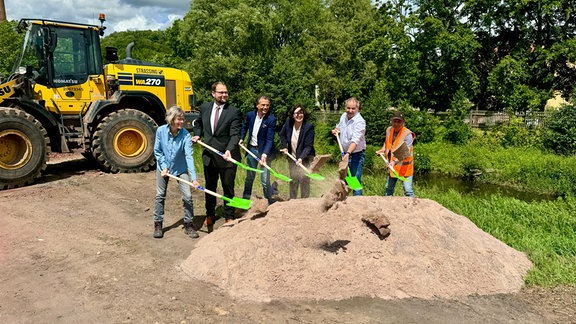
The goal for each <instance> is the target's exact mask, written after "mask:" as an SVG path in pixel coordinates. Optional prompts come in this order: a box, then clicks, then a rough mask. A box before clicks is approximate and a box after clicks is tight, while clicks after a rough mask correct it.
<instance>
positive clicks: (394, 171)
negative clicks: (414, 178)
mask: <svg viewBox="0 0 576 324" xmlns="http://www.w3.org/2000/svg"><path fill="white" fill-rule="evenodd" d="M392 173H394V175H395V176H396V178H398V180H401V181H406V180H408V179H406V178H404V177H402V176H400V175H399V174H398V172H396V170H394V168H392Z"/></svg>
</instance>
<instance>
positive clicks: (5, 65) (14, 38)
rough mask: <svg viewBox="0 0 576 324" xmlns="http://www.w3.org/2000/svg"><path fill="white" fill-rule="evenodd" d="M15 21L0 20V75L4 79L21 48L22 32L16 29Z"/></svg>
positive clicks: (10, 70)
mask: <svg viewBox="0 0 576 324" xmlns="http://www.w3.org/2000/svg"><path fill="white" fill-rule="evenodd" d="M16 25H17V22H16V21H8V20H5V21H2V22H0V75H1V76H2V80H6V79H7V78H8V77H9V76H10V73H12V69H13V68H14V64H15V62H16V57H17V55H18V52H19V51H20V50H21V48H22V41H23V40H24V34H19V33H18V32H17V31H16Z"/></svg>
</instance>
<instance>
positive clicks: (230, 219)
mask: <svg viewBox="0 0 576 324" xmlns="http://www.w3.org/2000/svg"><path fill="white" fill-rule="evenodd" d="M232 221H234V220H233V219H232V218H226V221H225V223H230V222H232Z"/></svg>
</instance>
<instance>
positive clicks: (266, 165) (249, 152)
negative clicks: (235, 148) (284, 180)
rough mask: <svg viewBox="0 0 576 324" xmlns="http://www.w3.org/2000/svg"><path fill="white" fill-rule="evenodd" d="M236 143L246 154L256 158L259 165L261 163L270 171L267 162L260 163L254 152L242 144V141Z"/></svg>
mask: <svg viewBox="0 0 576 324" xmlns="http://www.w3.org/2000/svg"><path fill="white" fill-rule="evenodd" d="M238 145H240V147H241V148H243V149H244V151H246V152H247V153H248V154H250V156H252V157H253V158H254V159H256V161H258V163H260V165H263V166H264V167H265V168H266V169H268V170H270V171H272V170H271V169H270V167H269V166H268V164H266V163H262V161H260V159H259V158H258V157H257V156H256V154H254V153H252V151H250V150H249V149H248V148H247V147H246V146H244V145H242V143H238Z"/></svg>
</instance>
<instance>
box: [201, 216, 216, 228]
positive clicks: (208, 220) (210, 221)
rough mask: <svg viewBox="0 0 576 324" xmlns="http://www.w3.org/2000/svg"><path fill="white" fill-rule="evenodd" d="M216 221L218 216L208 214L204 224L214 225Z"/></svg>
mask: <svg viewBox="0 0 576 324" xmlns="http://www.w3.org/2000/svg"><path fill="white" fill-rule="evenodd" d="M215 221H216V216H206V219H204V226H208V225H214V223H215Z"/></svg>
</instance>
